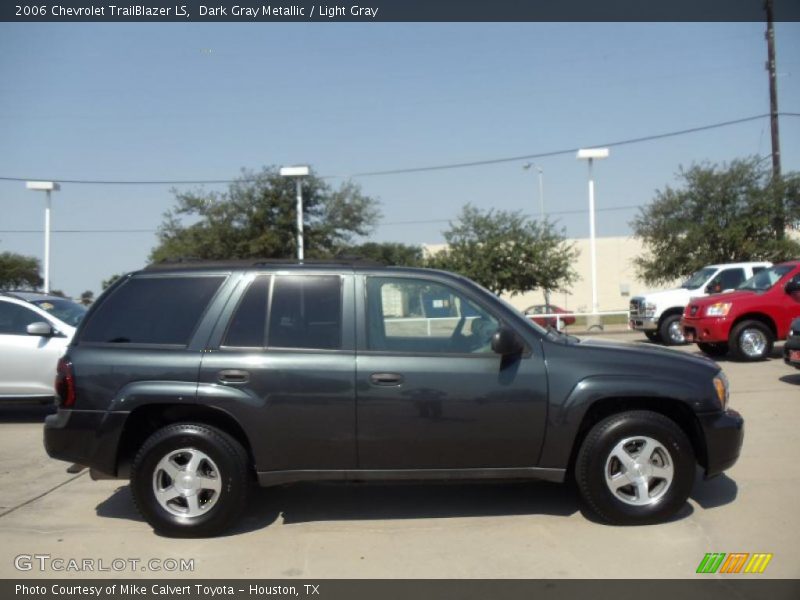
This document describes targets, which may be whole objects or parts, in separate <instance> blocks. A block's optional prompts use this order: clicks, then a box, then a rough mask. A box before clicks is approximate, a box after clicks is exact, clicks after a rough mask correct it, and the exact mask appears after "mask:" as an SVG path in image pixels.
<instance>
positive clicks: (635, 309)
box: [630, 298, 644, 317]
mask: <svg viewBox="0 0 800 600" xmlns="http://www.w3.org/2000/svg"><path fill="white" fill-rule="evenodd" d="M630 311H631V316H632V317H643V316H644V298H633V299H632V300H631V304H630Z"/></svg>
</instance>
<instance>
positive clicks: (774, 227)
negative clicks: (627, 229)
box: [631, 159, 800, 284]
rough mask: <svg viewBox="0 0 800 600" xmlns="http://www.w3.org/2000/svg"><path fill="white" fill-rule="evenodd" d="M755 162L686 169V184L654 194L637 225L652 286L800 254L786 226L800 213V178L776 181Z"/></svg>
mask: <svg viewBox="0 0 800 600" xmlns="http://www.w3.org/2000/svg"><path fill="white" fill-rule="evenodd" d="M758 162H759V161H758V160H757V159H747V160H734V161H732V162H731V163H730V164H727V165H726V164H723V165H722V166H718V165H707V164H703V165H693V166H692V167H690V168H689V169H688V170H683V169H681V170H680V172H679V176H680V178H681V179H682V180H683V185H682V186H681V187H680V188H679V189H677V188H671V187H669V186H667V187H665V188H664V190H663V191H661V190H659V191H657V192H656V198H655V200H653V202H652V203H651V204H649V205H648V206H646V207H644V208H642V209H640V212H639V215H638V216H637V217H636V218H635V219H634V220H633V221H632V222H631V227H632V228H633V231H634V235H635V236H636V237H638V238H640V239H642V241H643V242H644V246H645V248H646V251H647V254H645V255H644V256H641V257H638V258H636V259H635V261H634V262H635V264H636V267H637V270H638V271H639V275H640V276H641V277H642V278H643V279H644V280H645V281H646V282H647V283H650V284H658V283H665V282H669V281H672V280H674V279H677V278H680V277H685V276H687V275H689V274H690V273H692V272H694V271H696V270H697V269H699V268H701V267H703V266H704V265H708V264H714V263H726V262H740V261H751V260H769V261H772V262H779V261H783V260H787V259H790V258H795V257H797V256H799V255H800V245H799V244H798V243H797V242H796V241H793V240H791V239H788V238H786V236H785V232H784V229H785V224H786V223H795V222H797V220H798V215H799V214H800V212H799V211H798V209H799V208H800V194H799V193H798V190H800V178H798V176H797V175H796V174H792V175H789V176H787V177H784V178H783V179H782V180H780V181H777V182H773V181H772V177H771V173H770V171H769V170H767V169H765V168H763V167H761V166H759V164H758Z"/></svg>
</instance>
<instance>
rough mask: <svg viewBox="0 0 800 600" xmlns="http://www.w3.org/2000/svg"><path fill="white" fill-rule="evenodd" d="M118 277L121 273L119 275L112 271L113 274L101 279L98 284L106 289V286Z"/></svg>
mask: <svg viewBox="0 0 800 600" xmlns="http://www.w3.org/2000/svg"><path fill="white" fill-rule="evenodd" d="M120 277H122V275H120V274H119V273H114V274H113V275H112V276H111V277H109V278H108V279H103V282H102V283H101V284H100V286H101V287H102V288H103V289H106V288H107V287H110V286H111V285H112V284H113V283H114V282H115V281H116V280H117V279H119V278H120Z"/></svg>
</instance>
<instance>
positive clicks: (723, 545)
mask: <svg viewBox="0 0 800 600" xmlns="http://www.w3.org/2000/svg"><path fill="white" fill-rule="evenodd" d="M608 337H609V338H610V339H614V340H629V341H634V342H637V343H643V344H644V343H648V342H645V341H644V338H643V336H641V335H640V334H631V333H624V334H614V335H609V336H608ZM681 351H684V352H696V349H695V347H694V346H686V347H683V348H681ZM780 351H781V345H780V344H779V345H778V346H777V347H776V349H775V352H774V356H775V358H773V359H771V360H769V361H768V362H766V363H753V364H741V363H734V362H727V361H726V362H723V363H721V364H722V365H723V367H724V368H725V371H726V373H727V374H728V376H729V378H730V381H731V406H732V407H733V408H735V409H737V410H739V411H740V412H742V413H743V414H744V416H745V419H746V433H745V444H744V449H743V454H742V456H741V458H740V460H739V462H738V463H737V464H736V466H735V467H733V468H732V469H731V470H730V471H729V472H728V473H727V474H725V475H722V476H720V477H718V478H716V479H713V480H711V481H708V482H703V481H702V478H701V477H700V474H699V473H698V479H697V482H696V484H695V488H694V491H693V493H692V495H691V498H690V502H689V504H688V505H687V506H686V507H685V508H684V509H683V511H682V512H681V513H680V514H679V516H678V517H677V518H676V519H674V520H673V521H671V522H670V523H667V524H662V525H655V526H646V527H613V526H607V525H603V524H599V523H596V522H594V521H592V520H591V519H590V518H588V517H587V516H586V515H584V514H583V512H582V511H581V507H580V504H579V503H578V500H577V495H576V493H575V492H574V491H573V490H572V489H571V488H570V487H569V486H561V485H555V484H549V483H515V484H480V485H464V484H453V485H427V486H423V485H393V486H392V485H369V486H367V485H363V486H343V485H335V484H302V485H295V486H291V487H284V488H272V489H262V490H256V491H254V493H253V494H252V496H251V500H250V508H249V510H248V513H247V516H246V518H245V519H243V520H242V521H241V522H240V523H239V525H238V527H237V528H236V529H235V530H234V531H233V532H232V533H231V534H230V535H227V536H224V537H220V538H215V539H204V540H180V539H168V538H162V537H158V536H156V535H155V534H154V533H153V532H152V530H151V529H150V527H149V526H148V525H147V524H146V523H145V522H144V521H143V520H142V519H141V518H140V517H139V516H138V514H137V512H136V509H135V508H134V505H133V502H132V500H131V496H130V492H129V490H128V486H127V484H126V482H122V481H99V482H95V481H92V480H91V479H90V478H89V475H88V473H87V472H86V471H85V470H83V471H80V472H78V473H68V472H67V468H68V466H69V465H67V464H66V463H61V462H58V461H54V460H51V459H49V458H48V457H47V456H46V454H45V452H44V449H43V447H42V441H41V437H42V435H41V434H42V426H41V423H42V420H43V418H44V415H45V414H46V410H42V409H40V408H37V407H20V406H6V407H1V408H0V448H2V451H1V453H0V538H2V540H3V544H2V548H0V576H1V577H31V578H34V577H42V576H45V577H47V576H52V577H58V576H62V575H63V574H64V573H61V572H57V571H46V572H43V573H41V572H39V571H38V570H36V569H34V570H31V571H28V572H20V571H18V570H17V569H16V568H15V566H14V563H15V557H16V556H18V555H20V554H30V555H33V554H39V555H41V554H46V555H50V556H51V557H61V558H65V559H70V558H75V559H78V560H79V561H80V560H82V559H94V560H100V559H102V560H103V561H105V564H106V565H108V564H109V563H110V562H111V561H112V560H113V559H125V560H128V559H138V560H141V561H143V562H146V561H148V560H150V559H157V560H162V561H163V560H164V559H176V560H180V559H193V560H194V571H193V572H183V573H180V572H171V573H169V576H170V577H173V576H174V577H181V576H187V577H188V576H194V577H202V578H219V577H259V578H286V577H301V578H339V577H341V578H349V577H377V578H389V577H398V576H403V577H409V578H444V577H448V578H451V577H452V578H465V577H475V578H481V577H487V578H495V577H508V578H538V577H554V578H569V577H584V578H638V577H642V578H645V577H647V578H682V577H693V576H696V575H695V569H696V568H697V565H698V564H699V562H700V561H701V559H702V558H703V556H704V554H705V553H707V552H726V553H730V552H749V553H754V552H766V553H772V554H773V555H774V557H773V558H772V561H771V562H770V563H769V566H768V568H767V569H766V571H765V572H764V574H763V575H760V576H758V577H784V578H785V577H798V576H800V563H798V560H797V556H798V553H800V539H799V538H798V536H797V532H798V531H800V511H798V510H797V505H796V504H795V502H796V493H797V490H798V489H800V469H798V466H797V462H796V457H797V456H800V435H798V433H799V432H800V394H798V392H800V371H795V370H794V369H791V368H790V367H788V366H787V365H785V364H784V363H783V361H782V360H780V359H779V358H778V356H779V352H780ZM140 565H141V563H140ZM131 574H132V573H130V571H123V572H114V571H107V572H101V573H97V572H86V573H78V574H77V575H78V576H86V577H96V576H98V575H100V576H129V575H131ZM137 575H141V576H145V577H146V576H154V577H160V576H163V575H164V573H162V572H153V571H142V567H141V566H138V567H137ZM743 576H744V575H739V576H738V577H743ZM705 577H708V576H705ZM748 577H751V576H748Z"/></svg>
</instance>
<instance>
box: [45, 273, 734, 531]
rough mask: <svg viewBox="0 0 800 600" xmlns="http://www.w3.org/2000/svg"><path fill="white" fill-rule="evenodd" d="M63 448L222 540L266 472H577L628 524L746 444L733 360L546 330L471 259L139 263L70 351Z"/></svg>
mask: <svg viewBox="0 0 800 600" xmlns="http://www.w3.org/2000/svg"><path fill="white" fill-rule="evenodd" d="M56 386H57V390H58V393H59V397H60V399H59V408H58V411H57V413H56V414H54V415H51V416H49V417H48V418H47V420H46V423H45V431H44V440H45V446H46V448H47V451H48V453H49V454H50V456H52V457H54V458H58V459H61V460H66V461H73V462H77V463H80V464H83V465H87V466H89V467H90V468H91V469H92V473H93V475H94V476H96V477H98V476H99V477H122V478H124V477H130V480H131V489H132V492H133V496H134V499H135V502H136V505H137V507H138V508H139V510H140V511H141V513H142V515H143V516H144V517H145V518H146V519H147V521H148V522H149V523H150V524H151V525H152V526H153V527H154V528H155V529H156V530H157V531H159V532H162V533H166V534H169V535H193V536H205V535H213V534H215V533H218V532H220V531H222V530H223V529H225V528H226V527H228V526H229V525H230V524H231V523H232V522H233V520H234V519H235V518H236V517H237V516H238V515H239V514H240V513H241V512H242V510H243V508H244V506H245V502H246V498H247V493H248V488H249V485H250V483H251V482H252V481H257V482H258V483H259V484H261V485H262V486H271V485H276V484H284V483H290V482H296V481H309V480H316V481H320V480H327V481H331V480H341V481H375V480H380V481H387V480H455V479H464V480H478V479H545V480H549V481H564V480H565V479H567V478H573V479H574V480H575V482H576V483H577V487H578V489H579V491H580V493H581V495H582V497H583V499H584V500H585V503H586V504H587V506H588V508H589V509H590V510H591V511H593V512H594V513H596V514H597V515H598V516H599V517H601V518H602V519H604V520H606V521H609V522H613V523H621V524H639V523H652V522H658V521H662V520H664V519H666V518H668V517H670V516H671V515H673V514H674V513H675V512H676V511H677V510H678V509H680V508H681V507H682V506H683V505H684V503H685V502H686V499H687V497H688V495H689V493H690V491H691V487H692V485H693V480H694V473H695V464H696V463H699V464H700V465H701V466H702V467H703V468H704V469H705V473H706V475H707V476H713V475H716V474H718V473H720V472H722V471H723V470H724V469H727V468H728V467H730V466H731V465H733V464H734V462H735V461H736V459H737V458H738V456H739V452H740V448H741V445H742V436H743V420H742V418H741V416H740V415H739V414H738V413H736V412H735V411H733V410H730V409H728V407H727V403H728V394H729V392H728V382H727V379H726V377H725V375H724V374H723V372H722V371H721V370H720V368H719V366H718V365H717V364H716V363H714V362H713V361H712V360H710V359H707V358H701V357H694V356H689V355H686V354H682V353H680V352H676V351H673V350H668V349H664V348H656V347H650V346H642V345H636V344H627V345H626V344H615V343H611V342H603V341H599V340H579V339H578V338H575V337H572V336H567V335H564V334H561V333H559V332H557V331H555V330H552V329H550V330H548V329H543V328H541V327H539V326H538V325H536V324H535V323H532V322H531V321H530V320H528V319H526V318H525V316H524V315H522V314H521V313H520V312H518V311H516V310H515V309H514V308H512V307H511V306H509V305H507V304H505V303H504V302H503V301H501V300H499V299H498V298H497V297H495V296H494V295H493V294H491V293H490V292H488V291H486V290H485V289H483V288H482V287H480V286H478V285H477V284H475V283H473V282H471V281H469V280H467V279H465V278H463V277H460V276H457V275H454V274H451V273H446V272H441V271H431V270H425V269H411V268H399V267H380V266H376V265H370V264H367V263H361V262H357V261H356V262H340V263H324V264H323V263H319V264H309V263H305V264H298V263H279V262H259V263H253V262H250V263H216V264H213V263H205V264H203V263H199V264H195V263H191V262H182V263H173V264H159V265H153V266H151V267H149V268H147V269H144V270H142V271H138V272H136V273H132V274H129V275H126V276H125V277H122V278H121V279H120V280H119V281H118V282H116V283H115V284H114V285H113V286H112V287H110V288H109V289H108V290H107V291H106V292H105V293H104V294H103V295H102V296H101V297H100V298H99V299H98V300H97V302H96V303H95V304H94V305H93V306H92V308H91V310H90V311H89V313H88V314H87V316H86V318H85V319H84V320H83V322H82V324H81V326H80V328H79V329H78V331H77V333H76V335H75V337H74V339H73V342H72V344H71V345H70V346H69V348H68V349H67V352H66V354H65V356H64V358H63V359H62V360H61V361H60V363H59V366H58V378H57V381H56Z"/></svg>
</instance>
